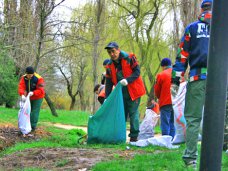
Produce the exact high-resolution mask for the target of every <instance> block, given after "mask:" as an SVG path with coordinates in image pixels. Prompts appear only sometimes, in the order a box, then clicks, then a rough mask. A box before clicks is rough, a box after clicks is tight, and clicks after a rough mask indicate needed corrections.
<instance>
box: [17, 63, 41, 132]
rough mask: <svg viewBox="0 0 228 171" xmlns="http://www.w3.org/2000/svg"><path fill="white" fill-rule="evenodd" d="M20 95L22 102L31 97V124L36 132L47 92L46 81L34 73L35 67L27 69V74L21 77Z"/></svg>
mask: <svg viewBox="0 0 228 171" xmlns="http://www.w3.org/2000/svg"><path fill="white" fill-rule="evenodd" d="M18 94H19V95H20V96H21V99H22V101H25V99H26V96H29V97H30V102H31V113H30V122H31V127H32V131H35V129H36V126H37V122H38V118H39V113H40V108H41V104H42V101H43V98H44V96H45V91H44V79H43V78H42V77H41V76H40V75H39V74H37V73H36V72H35V71H34V68H33V67H31V66H29V67H27V68H26V74H25V75H23V76H22V77H21V79H20V82H19V85H18Z"/></svg>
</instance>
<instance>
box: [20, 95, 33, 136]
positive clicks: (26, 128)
mask: <svg viewBox="0 0 228 171" xmlns="http://www.w3.org/2000/svg"><path fill="white" fill-rule="evenodd" d="M30 113H31V104H30V97H29V96H27V97H26V100H25V102H22V101H20V110H19V112H18V128H19V129H20V131H21V132H22V134H28V133H29V132H31V130H32V128H31V123H30Z"/></svg>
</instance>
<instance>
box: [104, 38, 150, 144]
mask: <svg viewBox="0 0 228 171" xmlns="http://www.w3.org/2000/svg"><path fill="white" fill-rule="evenodd" d="M105 49H106V50H107V52H108V54H109V56H110V61H109V63H108V65H107V69H106V84H105V94H106V98H107V97H108V96H109V94H110V93H111V91H112V87H113V86H115V85H116V84H117V83H118V82H120V83H121V84H122V85H123V89H122V92H123V102H124V111H125V119H126V120H127V117H128V116H129V117H130V134H129V135H128V136H129V137H130V141H131V142H134V141H137V137H138V133H139V111H138V107H139V104H140V97H141V96H143V95H144V94H145V93H146V90H145V87H144V83H143V81H142V78H141V76H140V68H139V65H138V62H137V59H136V56H135V55H134V54H132V53H130V54H129V53H126V52H124V51H123V50H120V48H119V45H118V44H117V43H116V42H110V43H109V44H108V45H107V46H106V47H105Z"/></svg>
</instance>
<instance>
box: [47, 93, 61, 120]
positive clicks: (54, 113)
mask: <svg viewBox="0 0 228 171" xmlns="http://www.w3.org/2000/svg"><path fill="white" fill-rule="evenodd" d="M44 98H45V100H46V102H47V104H48V106H49V108H50V109H51V113H52V115H53V116H56V117H57V116H58V113H57V112H56V110H55V105H54V103H53V102H52V101H51V99H50V97H49V96H48V93H47V92H46V94H45V97H44Z"/></svg>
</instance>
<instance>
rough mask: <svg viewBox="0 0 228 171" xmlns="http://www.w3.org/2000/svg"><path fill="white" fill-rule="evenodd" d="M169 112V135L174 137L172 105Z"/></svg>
mask: <svg viewBox="0 0 228 171" xmlns="http://www.w3.org/2000/svg"><path fill="white" fill-rule="evenodd" d="M170 112H171V115H170V121H169V128H170V132H169V135H170V136H172V137H173V138H174V136H175V126H174V111H173V107H172V106H171V109H170Z"/></svg>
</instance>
